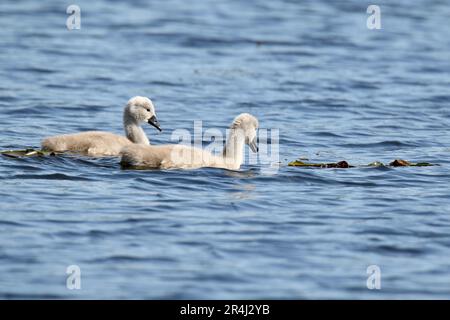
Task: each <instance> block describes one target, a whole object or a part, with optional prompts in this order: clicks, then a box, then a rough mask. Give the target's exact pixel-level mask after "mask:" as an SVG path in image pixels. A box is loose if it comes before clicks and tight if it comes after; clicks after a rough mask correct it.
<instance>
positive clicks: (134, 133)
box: [123, 112, 150, 145]
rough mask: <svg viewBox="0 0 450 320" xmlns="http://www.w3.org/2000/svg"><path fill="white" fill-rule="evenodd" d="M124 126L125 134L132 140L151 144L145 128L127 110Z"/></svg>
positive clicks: (124, 116)
mask: <svg viewBox="0 0 450 320" xmlns="http://www.w3.org/2000/svg"><path fill="white" fill-rule="evenodd" d="M123 127H124V129H125V135H126V136H127V138H128V140H130V141H131V142H133V143H138V144H145V145H149V144H150V141H149V140H148V138H147V135H146V134H145V132H144V129H142V128H141V126H140V125H139V123H138V122H137V121H136V120H135V119H133V118H132V117H131V116H130V115H129V114H128V113H127V112H125V113H124V115H123Z"/></svg>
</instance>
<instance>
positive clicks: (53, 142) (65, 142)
mask: <svg viewBox="0 0 450 320" xmlns="http://www.w3.org/2000/svg"><path fill="white" fill-rule="evenodd" d="M142 122H148V123H149V124H151V125H152V126H154V127H155V128H156V129H158V130H159V131H161V128H160V127H159V123H158V120H157V119H156V113H155V107H154V106H153V103H152V101H151V100H150V99H149V98H147V97H140V96H136V97H133V98H131V99H130V100H129V101H128V103H127V105H126V106H125V109H124V112H123V126H124V129H125V134H126V137H124V136H120V135H116V134H113V133H109V132H103V131H86V132H81V133H74V134H64V135H60V136H55V137H49V138H45V139H44V140H43V141H42V144H41V145H42V149H43V150H45V151H56V152H65V151H68V152H73V153H81V154H86V155H89V156H118V155H119V154H120V150H121V149H122V148H123V147H125V146H128V145H132V144H141V145H150V142H149V140H148V138H147V136H146V135H145V132H144V130H143V129H142V128H141V126H140V124H141V123H142Z"/></svg>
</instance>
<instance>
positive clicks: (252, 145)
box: [248, 137, 259, 153]
mask: <svg viewBox="0 0 450 320" xmlns="http://www.w3.org/2000/svg"><path fill="white" fill-rule="evenodd" d="M248 145H249V147H250V149H252V151H253V152H255V153H256V152H258V151H259V148H258V144H257V143H256V137H255V138H254V139H253V140H252V141H250V143H249V144H248Z"/></svg>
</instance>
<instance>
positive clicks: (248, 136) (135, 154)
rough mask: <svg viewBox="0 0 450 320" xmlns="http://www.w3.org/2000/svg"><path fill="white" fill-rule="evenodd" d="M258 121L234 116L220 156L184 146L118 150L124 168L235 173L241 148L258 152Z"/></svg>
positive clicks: (135, 146) (137, 147) (136, 147)
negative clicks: (223, 170)
mask: <svg viewBox="0 0 450 320" xmlns="http://www.w3.org/2000/svg"><path fill="white" fill-rule="evenodd" d="M257 129H258V120H257V119H256V118H255V117H254V116H252V115H251V114H248V113H242V114H240V115H239V116H237V117H236V118H235V119H234V121H233V123H232V125H231V128H230V132H229V135H228V139H227V141H226V145H225V147H224V149H223V152H222V154H221V155H220V156H215V155H213V154H211V153H210V152H209V151H206V150H202V149H199V148H194V147H190V146H185V145H173V144H172V145H158V146H144V145H129V146H126V147H124V148H123V149H122V151H121V155H122V160H121V164H122V165H123V166H124V167H140V168H160V169H176V168H179V169H195V168H201V167H213V168H223V169H230V170H237V169H239V168H240V166H241V164H242V163H243V161H244V146H245V144H248V145H249V146H250V148H251V149H252V151H253V152H258V146H257V143H256V130H257Z"/></svg>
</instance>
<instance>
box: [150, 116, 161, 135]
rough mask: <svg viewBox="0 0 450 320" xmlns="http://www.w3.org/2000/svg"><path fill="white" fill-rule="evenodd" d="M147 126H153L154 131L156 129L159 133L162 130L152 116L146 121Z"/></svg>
mask: <svg viewBox="0 0 450 320" xmlns="http://www.w3.org/2000/svg"><path fill="white" fill-rule="evenodd" d="M148 124H150V125H152V126H154V127H155V128H156V129H158V130H159V131H162V129H161V128H160V126H159V122H158V119H156V117H155V116H152V117H151V118H150V119H148Z"/></svg>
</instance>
